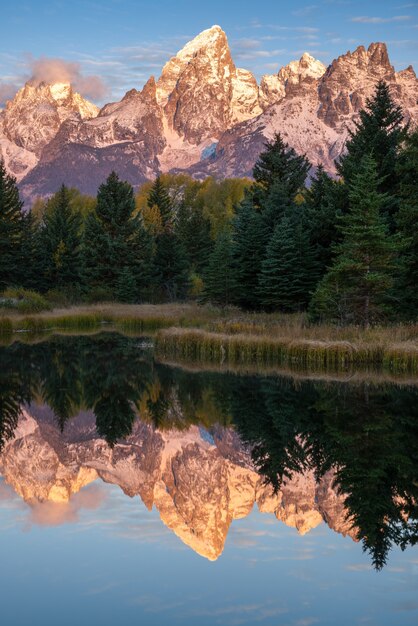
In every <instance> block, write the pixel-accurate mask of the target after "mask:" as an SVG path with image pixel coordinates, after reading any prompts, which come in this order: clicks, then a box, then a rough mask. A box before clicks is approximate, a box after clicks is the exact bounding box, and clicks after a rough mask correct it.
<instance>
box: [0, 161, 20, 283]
mask: <svg viewBox="0 0 418 626" xmlns="http://www.w3.org/2000/svg"><path fill="white" fill-rule="evenodd" d="M22 207H23V202H22V201H21V200H20V197H19V191H18V188H17V184H16V179H15V178H13V176H9V174H7V172H6V167H5V164H4V161H3V160H0V291H1V290H3V289H5V288H6V287H8V286H10V285H18V284H21V282H22V276H23V275H24V272H25V269H26V268H25V264H24V259H23V256H22V243H23V230H24V218H23V213H22Z"/></svg>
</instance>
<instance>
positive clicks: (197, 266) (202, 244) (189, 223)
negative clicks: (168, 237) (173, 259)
mask: <svg viewBox="0 0 418 626" xmlns="http://www.w3.org/2000/svg"><path fill="white" fill-rule="evenodd" d="M175 231H176V234H177V236H178V238H179V240H180V243H181V244H182V247H183V249H184V250H185V252H186V256H187V261H188V264H189V267H190V270H191V271H194V272H197V273H199V274H201V273H202V271H203V270H204V268H205V267H206V265H207V262H208V257H209V254H210V252H211V250H212V248H213V242H212V239H211V236H210V222H209V220H208V219H207V218H206V217H205V216H204V215H203V211H202V207H200V206H197V207H196V206H191V205H190V204H186V203H182V204H181V205H180V208H179V211H178V215H177V223H176V229H175Z"/></svg>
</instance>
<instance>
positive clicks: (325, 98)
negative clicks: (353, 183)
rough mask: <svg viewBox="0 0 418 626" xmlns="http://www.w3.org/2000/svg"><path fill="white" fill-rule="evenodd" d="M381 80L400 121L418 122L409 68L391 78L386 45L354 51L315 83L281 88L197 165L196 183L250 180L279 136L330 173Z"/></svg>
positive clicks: (417, 89) (309, 79)
mask: <svg viewBox="0 0 418 626" xmlns="http://www.w3.org/2000/svg"><path fill="white" fill-rule="evenodd" d="M380 79H383V80H385V81H386V82H387V83H388V84H389V85H390V89H391V93H392V96H393V98H394V100H395V102H396V103H397V104H399V105H400V106H401V107H402V109H403V112H404V115H405V119H406V120H410V121H411V122H413V123H416V122H417V121H418V103H417V102H418V101H417V93H418V80H417V77H416V75H415V72H414V70H413V68H412V67H411V66H410V67H408V68H407V69H406V70H403V71H401V72H395V70H394V68H393V66H392V65H390V62H389V58H388V54H387V49H386V46H385V44H383V43H376V44H371V45H370V46H369V48H368V50H366V49H365V48H364V47H363V46H359V47H358V48H357V49H356V50H355V51H354V52H353V53H351V52H347V54H344V55H342V56H340V57H339V58H338V59H336V60H334V61H333V62H332V63H331V65H330V66H329V67H328V68H327V69H326V71H325V73H324V74H323V75H322V76H320V77H314V76H312V75H309V74H305V75H301V76H300V79H299V80H293V81H292V82H290V83H289V82H287V83H286V93H285V96H284V97H282V99H281V100H280V101H279V102H277V103H276V104H272V105H271V106H270V107H268V108H267V109H266V110H265V111H264V112H263V113H262V114H261V115H259V116H257V117H256V118H254V119H252V120H249V121H247V122H243V123H241V124H238V125H237V126H235V127H234V128H231V129H229V130H228V131H227V132H226V133H224V135H223V136H222V137H221V139H220V141H219V143H218V144H217V146H216V150H215V151H214V153H213V155H212V156H211V158H210V159H208V160H207V161H205V162H200V163H196V164H195V165H194V166H193V167H192V168H191V170H190V171H191V173H192V174H193V175H194V176H196V177H204V176H208V175H215V176H216V175H218V173H219V172H223V176H250V175H251V172H252V168H253V165H254V163H255V161H256V160H257V157H258V155H259V154H260V152H261V151H262V150H263V146H264V143H265V142H266V139H267V140H269V139H272V137H273V136H274V134H275V133H276V132H280V133H281V134H282V136H283V138H284V139H285V141H286V142H287V143H288V144H289V145H290V146H292V147H293V148H294V149H295V150H296V152H298V153H299V154H306V156H307V157H308V159H309V160H310V161H311V163H313V164H314V165H317V164H319V163H323V165H324V166H325V168H326V170H327V171H328V172H329V173H331V174H333V173H335V165H334V160H335V159H336V158H338V157H339V156H340V154H341V153H342V152H343V150H344V145H345V142H346V139H347V135H348V130H349V129H350V128H353V126H354V122H355V121H356V120H357V119H358V115H359V111H360V109H362V108H364V106H365V104H366V100H367V98H370V97H371V96H372V95H373V93H374V90H375V86H376V83H377V82H378V81H379V80H380Z"/></svg>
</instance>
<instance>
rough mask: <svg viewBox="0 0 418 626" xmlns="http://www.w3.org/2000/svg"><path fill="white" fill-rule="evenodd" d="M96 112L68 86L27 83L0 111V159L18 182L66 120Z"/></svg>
mask: <svg viewBox="0 0 418 626" xmlns="http://www.w3.org/2000/svg"><path fill="white" fill-rule="evenodd" d="M98 112H99V108H98V107H97V106H96V105H95V104H92V103H91V102H88V101H87V100H85V99H84V98H83V97H82V96H80V94H78V93H76V92H75V91H74V90H73V89H72V87H71V85H70V84H69V83H55V84H53V85H48V84H46V83H43V82H41V83H39V84H33V83H32V82H31V81H29V82H27V83H26V84H25V85H24V86H23V87H22V88H21V89H20V90H19V91H18V92H17V94H16V96H15V97H14V98H13V100H11V101H9V102H8V103H7V104H6V108H5V109H4V110H3V111H0V156H3V158H4V160H5V163H6V167H7V168H8V170H9V171H10V172H11V173H12V174H13V175H14V176H16V178H17V179H18V180H20V179H21V178H22V177H23V176H24V175H25V174H27V172H28V171H29V170H31V169H32V168H33V167H35V165H36V164H37V163H38V161H39V158H40V156H41V154H42V150H43V148H44V147H45V146H46V145H48V144H49V143H50V141H51V140H52V139H53V138H54V137H55V136H56V134H57V132H58V130H59V128H60V126H61V124H62V123H63V122H64V121H66V120H68V119H73V120H82V119H86V118H91V117H94V116H96V115H97V114H98Z"/></svg>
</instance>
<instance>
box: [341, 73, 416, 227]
mask: <svg viewBox="0 0 418 626" xmlns="http://www.w3.org/2000/svg"><path fill="white" fill-rule="evenodd" d="M407 131H408V129H407V126H405V125H404V121H403V113H402V109H401V107H399V106H397V105H396V104H395V103H394V101H393V99H392V97H391V95H390V90H389V86H388V84H387V83H385V82H384V81H379V82H378V84H377V86H376V91H375V94H374V96H373V97H372V98H369V99H368V100H367V103H366V108H365V109H363V110H362V111H360V120H359V121H358V122H357V123H356V124H355V128H354V130H352V131H350V133H349V140H348V141H347V143H346V152H345V153H344V155H343V156H342V157H341V158H340V160H339V161H337V162H336V167H337V171H338V173H339V174H340V176H341V177H342V178H343V179H344V181H345V183H346V184H348V185H350V184H351V182H352V181H353V179H354V177H355V176H356V173H357V171H358V167H359V163H360V161H361V159H362V157H363V156H364V155H365V154H368V155H369V156H371V157H373V159H374V161H375V163H376V171H377V176H378V180H379V184H378V191H379V192H381V193H386V194H387V195H386V197H385V200H384V202H383V203H382V207H381V211H382V213H383V214H384V215H385V216H386V219H387V223H388V225H389V227H390V229H391V230H392V231H393V230H394V215H395V214H396V212H397V209H398V191H399V177H398V175H397V172H396V164H397V158H398V152H399V147H400V145H401V143H402V141H403V140H404V138H405V137H406V134H407Z"/></svg>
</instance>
